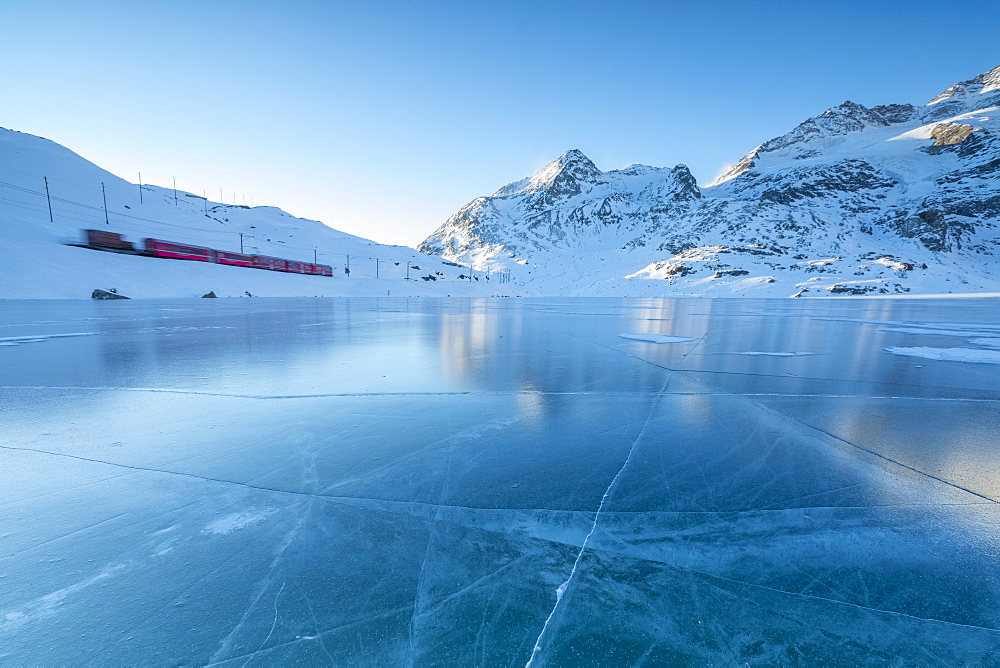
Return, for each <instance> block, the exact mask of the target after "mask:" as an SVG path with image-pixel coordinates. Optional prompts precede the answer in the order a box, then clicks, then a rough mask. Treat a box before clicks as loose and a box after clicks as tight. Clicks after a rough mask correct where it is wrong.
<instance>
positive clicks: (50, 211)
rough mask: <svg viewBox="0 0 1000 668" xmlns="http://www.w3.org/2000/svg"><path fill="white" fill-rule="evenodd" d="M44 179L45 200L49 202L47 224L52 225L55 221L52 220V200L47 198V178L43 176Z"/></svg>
mask: <svg viewBox="0 0 1000 668" xmlns="http://www.w3.org/2000/svg"><path fill="white" fill-rule="evenodd" d="M42 178H43V179H45V199H47V200H48V201H49V222H50V223H54V222H56V221H54V220H52V198H51V197H49V177H47V176H43V177H42Z"/></svg>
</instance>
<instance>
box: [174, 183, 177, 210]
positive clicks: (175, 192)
mask: <svg viewBox="0 0 1000 668" xmlns="http://www.w3.org/2000/svg"><path fill="white" fill-rule="evenodd" d="M174 206H177V177H176V176H175V177H174Z"/></svg>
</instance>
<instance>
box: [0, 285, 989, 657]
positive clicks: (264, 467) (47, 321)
mask: <svg viewBox="0 0 1000 668" xmlns="http://www.w3.org/2000/svg"><path fill="white" fill-rule="evenodd" d="M959 322H960V323H974V324H973V326H970V327H968V331H969V336H970V337H972V336H977V335H979V334H980V333H981V332H987V331H991V330H996V329H997V327H1000V302H997V301H996V300H988V299H984V300H864V299H854V300H844V301H833V300H830V301H825V300H824V301H810V302H806V303H802V302H797V301H792V300H789V301H769V300H718V301H708V300H683V299H678V300H672V299H663V300H660V299H650V300H614V299H588V300H571V299H545V300H517V301H514V300H452V301H437V300H430V299H410V300H406V299H341V300H323V299H319V300H314V299H301V300H277V299H276V300H265V299H254V300H225V299H220V300H204V301H201V300H187V301H129V302H125V301H108V302H101V301H65V302H53V301H45V302H36V301H8V302H2V301H0V340H5V341H13V340H15V339H16V340H19V341H24V342H25V344H24V345H13V346H5V347H0V424H2V425H3V430H2V432H0V664H4V665H8V664H50V665H51V664H88V663H97V664H115V665H120V664H144V665H145V664H168V663H169V664H208V663H217V664H223V665H233V666H236V665H240V666H242V665H246V664H257V665H260V664H279V665H280V664H289V663H300V664H348V665H359V664H360V665H370V664H380V665H401V664H418V665H424V664H446V665H501V664H502V665H524V664H525V663H527V662H528V661H529V659H532V658H533V665H579V664H587V665H664V664H670V663H696V664H711V665H735V664H742V663H751V664H815V663H827V664H829V663H833V664H854V665H857V664H873V663H878V664H885V663H893V662H897V663H902V664H908V665H937V664H941V663H944V664H948V665H957V664H980V665H989V664H993V663H996V662H997V660H998V658H1000V556H998V555H1000V509H998V505H997V501H998V500H1000V473H998V471H1000V450H998V449H997V447H996V443H997V440H998V438H997V437H998V429H1000V369H998V367H997V366H996V365H992V364H969V363H965V362H959V361H952V360H947V359H923V358H920V359H917V358H913V357H908V356H903V355H895V354H892V353H891V352H887V351H886V348H892V347H902V346H906V347H914V346H916V347H921V346H926V347H934V346H939V345H941V344H942V343H945V342H954V341H955V339H954V338H948V339H942V338H941V335H940V334H939V333H937V332H935V331H934V330H939V331H945V330H953V329H956V327H955V325H954V323H959ZM886 324H890V325H893V326H899V327H903V328H919V329H925V330H928V331H927V333H925V334H919V333H916V332H907V333H904V332H892V331H883V329H884V327H885V325H886ZM84 332H86V333H88V334H89V335H88V336H68V335H72V334H80V333H84ZM621 332H633V333H638V334H641V335H661V336H672V337H686V338H687V339H689V340H688V341H687V342H683V343H678V344H676V345H649V344H648V343H647V342H644V341H635V340H626V339H622V338H621V337H620V336H619V334H620V333H621ZM949 336H950V335H949ZM28 343H30V345H28ZM969 345H970V346H979V345H980V344H978V343H976V342H975V341H972V342H970V343H969ZM987 347H988V346H987ZM977 349H978V348H977ZM985 350H986V348H984V349H983V351H985ZM768 351H770V352H776V353H781V352H787V351H811V352H814V353H815V354H812V355H803V354H799V355H794V356H792V355H776V354H769V355H762V354H759V353H761V352H768ZM994 352H995V349H994ZM747 353H758V354H747ZM557 592H560V593H561V595H560V596H558V598H557ZM543 630H544V631H543ZM536 646H537V649H536Z"/></svg>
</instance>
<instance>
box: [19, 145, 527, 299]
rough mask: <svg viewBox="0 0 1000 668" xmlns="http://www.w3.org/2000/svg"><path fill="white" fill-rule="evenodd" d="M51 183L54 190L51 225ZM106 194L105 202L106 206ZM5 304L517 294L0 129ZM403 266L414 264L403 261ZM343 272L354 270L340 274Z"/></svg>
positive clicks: (453, 269)
mask: <svg viewBox="0 0 1000 668" xmlns="http://www.w3.org/2000/svg"><path fill="white" fill-rule="evenodd" d="M46 188H48V191H49V196H50V197H51V206H52V212H51V220H50V214H49V199H48V198H47V197H46ZM105 201H106V202H107V207H106V209H105ZM0 223H2V229H0V299H3V298H83V297H90V295H91V292H92V291H93V290H94V289H102V290H110V289H111V288H115V289H116V290H117V291H118V292H119V293H120V294H123V295H128V296H130V297H182V296H197V297H200V296H201V295H203V294H206V293H208V292H214V293H215V294H216V295H217V296H219V297H225V296H233V297H235V296H245V295H246V294H247V293H249V294H251V295H253V296H309V297H312V296H339V295H370V296H379V295H382V296H384V295H386V294H390V295H392V296H404V295H433V296H441V297H444V296H447V295H452V296H459V295H462V296H466V295H475V296H479V295H492V294H507V293H511V294H513V292H512V288H513V287H514V286H512V285H509V284H508V285H501V284H500V282H499V281H498V280H497V277H496V276H492V277H490V279H491V280H487V276H486V275H485V274H483V273H481V272H470V270H469V268H468V267H465V266H459V265H458V264H457V263H455V262H451V261H446V260H443V259H442V258H439V257H428V256H426V255H422V254H420V253H418V252H416V251H415V250H413V249H411V248H406V247H404V246H386V245H382V244H378V243H376V242H374V241H369V240H367V239H363V238H361V237H356V236H353V235H350V234H346V233H344V232H339V231H337V230H334V229H332V228H330V227H327V226H326V225H324V224H322V223H320V222H317V221H314V220H306V219H302V218H296V217H294V216H291V215H289V214H287V213H285V212H284V211H281V210H280V209H277V208H274V207H268V206H257V207H248V206H235V205H231V204H220V203H217V202H212V201H209V200H207V199H206V198H205V197H202V196H200V195H196V194H193V193H186V192H181V191H178V192H176V194H175V192H174V191H173V190H172V189H168V188H161V187H157V186H151V185H143V187H142V190H141V194H140V189H139V186H138V185H135V184H132V183H129V182H127V181H125V180H123V179H120V178H118V177H117V176H114V175H113V174H111V173H110V172H107V171H105V170H103V169H101V168H99V167H97V166H96V165H94V164H93V163H91V162H89V161H87V160H85V159H84V158H82V157H80V156H79V155H77V154H75V153H73V152H72V151H70V150H69V149H67V148H65V147H63V146H60V145H59V144H56V143H55V142H52V141H49V140H47V139H43V138H41V137H36V136H33V135H29V134H24V133H21V132H15V131H12V130H6V129H2V128H0ZM88 228H93V229H102V230H107V231H111V232H117V233H120V234H122V235H123V236H124V237H125V238H126V239H127V240H128V241H131V242H140V241H141V240H142V239H143V238H145V237H153V238H156V239H163V240H167V241H173V242H177V243H182V244H189V245H197V246H207V247H210V248H214V249H216V250H224V251H232V252H240V251H241V249H242V250H243V251H245V252H246V253H248V254H251V253H252V254H260V255H270V256H275V257H281V258H286V259H291V260H298V261H302V262H314V261H316V262H318V263H320V264H327V265H331V266H332V267H333V278H329V277H324V276H305V275H298V274H286V273H281V272H274V271H263V270H259V269H249V268H244V267H231V266H224V265H217V264H209V263H204V262H184V261H177V260H162V259H157V258H150V257H141V256H136V255H124V254H116V253H107V252H99V251H95V250H90V249H85V248H79V247H74V246H70V245H67V244H68V243H73V242H77V243H79V242H80V240H81V230H82V229H88ZM407 267H409V269H408V268H407ZM347 269H350V273H348V272H347V271H346V270H347Z"/></svg>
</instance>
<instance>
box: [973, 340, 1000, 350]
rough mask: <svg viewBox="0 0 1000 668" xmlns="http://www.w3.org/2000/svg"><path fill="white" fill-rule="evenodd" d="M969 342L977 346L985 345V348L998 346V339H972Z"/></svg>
mask: <svg viewBox="0 0 1000 668" xmlns="http://www.w3.org/2000/svg"><path fill="white" fill-rule="evenodd" d="M969 343H974V344H976V345H977V346H986V347H987V348H1000V339H994V338H989V339H972V340H971V341H969Z"/></svg>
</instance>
